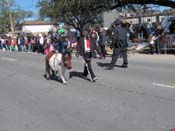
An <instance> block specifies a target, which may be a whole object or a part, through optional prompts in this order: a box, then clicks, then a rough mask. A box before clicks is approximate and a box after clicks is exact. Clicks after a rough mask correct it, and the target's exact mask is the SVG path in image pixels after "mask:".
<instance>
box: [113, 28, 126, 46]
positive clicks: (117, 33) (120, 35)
mask: <svg viewBox="0 0 175 131" xmlns="http://www.w3.org/2000/svg"><path fill="white" fill-rule="evenodd" d="M112 47H114V48H127V30H126V28H125V27H122V26H121V25H118V26H116V27H115V30H114V36H113V40H112Z"/></svg>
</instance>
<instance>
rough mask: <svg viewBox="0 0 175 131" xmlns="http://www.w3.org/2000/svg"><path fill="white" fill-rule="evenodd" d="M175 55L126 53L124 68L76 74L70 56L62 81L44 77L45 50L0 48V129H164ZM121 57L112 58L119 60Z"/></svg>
mask: <svg viewBox="0 0 175 131" xmlns="http://www.w3.org/2000/svg"><path fill="white" fill-rule="evenodd" d="M174 60H175V56H163V55H161V56H157V55H154V56H150V55H136V54H134V55H133V54H131V55H129V68H128V69H123V68H120V67H115V69H114V70H113V71H107V70H104V65H106V64H107V63H109V61H110V58H107V59H106V60H93V62H92V64H93V67H94V71H95V73H96V75H97V76H98V78H99V80H98V81H97V82H96V83H90V82H89V81H87V80H84V79H82V78H81V71H82V70H83V62H82V59H81V58H79V59H77V58H75V57H74V58H73V69H72V70H70V71H68V72H67V74H66V75H67V77H69V75H70V74H71V76H72V77H71V78H69V79H68V82H69V83H68V84H67V85H62V84H61V83H60V82H58V81H54V80H50V81H47V80H46V79H45V78H44V77H43V74H44V56H43V55H36V54H26V53H14V52H12V53H10V52H2V51H1V52H0V131H168V130H169V129H171V128H175V70H174V68H175V61H174ZM121 62H122V61H121V60H119V61H118V63H117V64H119V65H120V64H121Z"/></svg>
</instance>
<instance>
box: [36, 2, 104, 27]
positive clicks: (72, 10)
mask: <svg viewBox="0 0 175 131" xmlns="http://www.w3.org/2000/svg"><path fill="white" fill-rule="evenodd" d="M106 1H107V0H106ZM103 2H104V0H42V1H41V2H39V7H40V12H39V13H40V16H41V18H50V19H51V20H52V21H54V22H57V21H64V22H65V23H66V24H68V25H71V26H73V27H74V28H76V29H79V30H81V29H82V28H83V27H84V26H85V25H87V24H90V23H93V22H95V20H96V19H97V18H98V15H99V14H100V13H101V12H102V8H99V9H98V6H99V3H102V4H103ZM46 9H47V11H45V10H46Z"/></svg>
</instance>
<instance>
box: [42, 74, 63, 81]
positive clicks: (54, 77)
mask: <svg viewBox="0 0 175 131" xmlns="http://www.w3.org/2000/svg"><path fill="white" fill-rule="evenodd" d="M43 77H44V78H45V79H46V80H48V79H47V78H46V75H45V74H44V75H43ZM49 80H53V81H58V82H60V83H62V80H61V79H59V77H57V76H56V75H51V76H50V78H49Z"/></svg>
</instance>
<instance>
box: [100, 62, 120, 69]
mask: <svg viewBox="0 0 175 131" xmlns="http://www.w3.org/2000/svg"><path fill="white" fill-rule="evenodd" d="M97 65H98V66H100V67H102V68H103V67H104V68H107V67H109V66H110V63H102V62H97ZM114 67H120V68H122V65H115V66H114Z"/></svg>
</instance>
